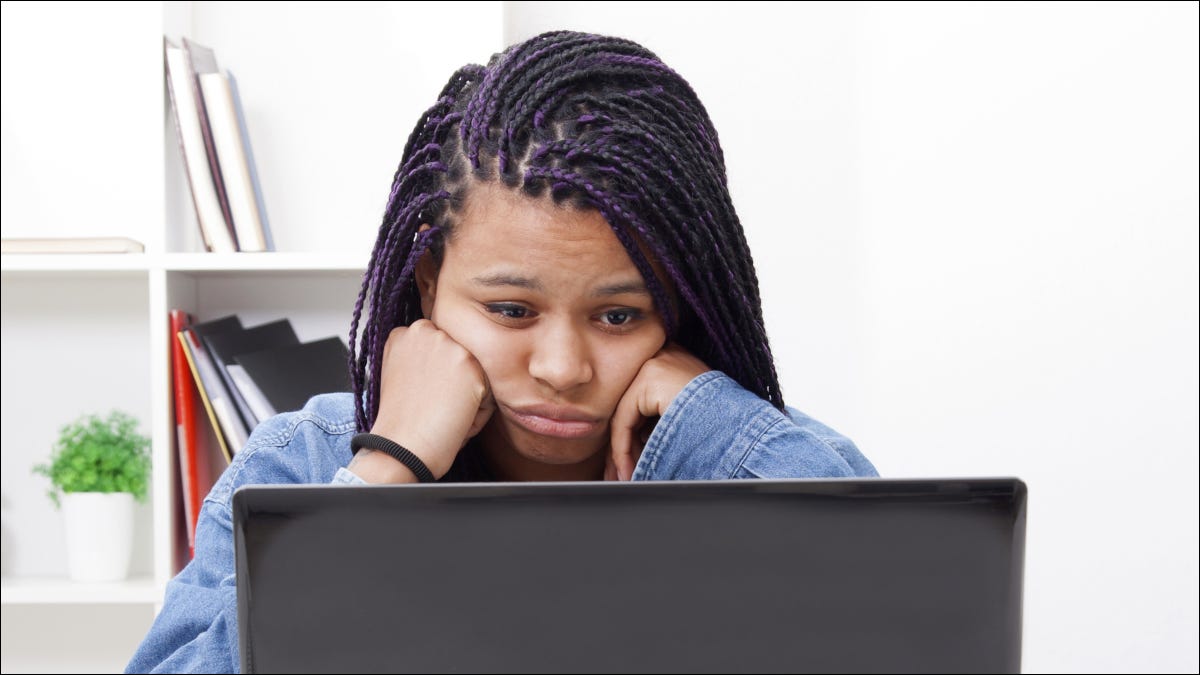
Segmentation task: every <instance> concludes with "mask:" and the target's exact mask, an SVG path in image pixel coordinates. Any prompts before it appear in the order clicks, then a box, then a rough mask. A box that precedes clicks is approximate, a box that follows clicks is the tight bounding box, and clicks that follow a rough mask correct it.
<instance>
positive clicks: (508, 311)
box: [487, 305, 530, 319]
mask: <svg viewBox="0 0 1200 675" xmlns="http://www.w3.org/2000/svg"><path fill="white" fill-rule="evenodd" d="M487 311H489V312H491V313H492V314H496V315H498V316H500V317H502V318H505V319H527V318H529V315H530V311H529V309H528V308H526V307H522V306H520V305H488V306H487Z"/></svg>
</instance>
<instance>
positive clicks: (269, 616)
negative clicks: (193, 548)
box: [233, 478, 1026, 673]
mask: <svg viewBox="0 0 1200 675" xmlns="http://www.w3.org/2000/svg"><path fill="white" fill-rule="evenodd" d="M1025 502H1026V488H1025V485H1024V483H1022V482H1021V481H1020V480H1019V479H1015V478H1003V479H966V480H961V479H954V480H950V479H941V480H884V479H868V480H859V479H837V480H729V481H679V482H646V483H641V482H639V483H629V482H622V483H616V482H608V483H600V482H597V483H476V484H429V485H402V486H335V485H320V486H247V487H243V488H241V489H240V490H238V491H237V493H236V494H235V495H234V498H233V527H234V542H235V556H236V564H237V598H238V632H239V638H240V650H241V654H240V658H241V667H242V672H247V673H249V672H335V671H340V672H357V673H368V672H410V671H411V672H530V673H532V672H540V673H574V672H640V673H650V672H697V673H699V672H713V673H734V672H804V671H819V672H916V671H919V672H955V673H965V672H980V671H986V672H1019V670H1020V667H1021V621H1022V614H1021V612H1022V588H1023V574H1024V558H1025Z"/></svg>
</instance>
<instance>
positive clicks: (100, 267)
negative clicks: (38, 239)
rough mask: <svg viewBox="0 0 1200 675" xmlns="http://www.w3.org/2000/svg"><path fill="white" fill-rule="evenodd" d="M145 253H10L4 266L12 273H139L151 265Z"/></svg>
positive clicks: (0, 260)
mask: <svg viewBox="0 0 1200 675" xmlns="http://www.w3.org/2000/svg"><path fill="white" fill-rule="evenodd" d="M148 259H149V256H148V255H147V254H145V253H53V254H47V253H6V254H3V255H0V270H3V272H4V276H9V275H10V274H41V273H53V274H55V275H58V276H62V275H64V274H67V275H72V276H74V275H79V276H81V277H87V276H106V277H108V276H135V275H138V274H143V273H144V272H145V271H146V270H147V269H149V266H148V263H147V261H148Z"/></svg>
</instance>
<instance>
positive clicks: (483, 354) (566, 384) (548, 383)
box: [418, 184, 666, 480]
mask: <svg viewBox="0 0 1200 675" xmlns="http://www.w3.org/2000/svg"><path fill="white" fill-rule="evenodd" d="M464 207H465V208H464V211H463V216H462V218H461V219H460V220H459V222H458V224H457V225H456V227H455V230H454V234H453V236H452V237H451V238H450V240H449V242H447V245H446V248H445V255H444V257H443V260H442V265H441V268H440V269H434V268H433V265H432V264H430V263H429V262H428V261H426V262H425V263H424V264H423V265H422V266H421V268H420V271H419V272H418V281H419V286H420V289H421V297H422V309H423V310H424V312H425V315H426V316H427V317H428V318H429V319H431V320H432V321H433V323H434V324H436V325H437V326H438V328H440V329H441V330H443V331H445V332H446V333H447V334H449V335H450V337H452V338H454V340H455V341H457V342H458V343H459V344H461V345H462V346H463V347H465V348H466V349H467V351H469V352H471V353H472V354H473V355H474V356H475V358H476V359H478V361H479V363H480V365H481V366H482V367H483V371H484V373H485V374H486V376H487V378H488V384H489V385H490V387H491V392H492V396H493V397H494V398H495V401H496V411H495V413H494V414H493V415H492V418H491V420H490V421H489V422H488V424H487V426H486V427H485V428H484V430H483V432H481V434H480V440H481V441H482V443H483V449H484V452H485V454H486V455H487V456H488V458H489V460H490V462H491V464H492V466H493V468H494V469H495V470H496V471H497V472H498V473H499V474H500V475H499V476H498V477H499V478H501V479H516V478H523V479H537V480H557V479H563V480H565V479H569V478H598V477H599V476H600V474H601V473H602V472H603V468H604V460H605V458H606V454H607V450H608V443H609V433H608V432H609V420H610V419H611V417H612V414H613V411H614V410H615V409H616V406H617V402H618V401H620V399H621V396H622V395H623V394H624V393H625V390H626V389H627V388H628V387H629V384H630V383H631V382H632V381H633V378H634V376H636V375H637V374H638V370H639V369H640V368H641V366H642V364H643V363H645V362H646V361H647V360H648V359H650V358H651V357H652V356H654V355H655V354H656V353H657V352H658V351H659V349H661V348H662V347H663V344H664V341H665V339H666V330H665V328H664V325H663V321H662V317H661V316H660V315H659V314H658V312H657V310H656V309H655V307H654V303H653V301H652V299H651V296H650V294H649V292H648V291H647V289H646V285H645V282H644V281H643V279H642V276H641V274H640V273H639V272H638V270H637V267H635V266H634V264H633V261H632V260H631V259H630V258H629V255H628V254H627V253H626V251H625V248H624V247H623V246H622V245H621V243H620V241H618V240H617V237H616V235H615V234H613V231H612V229H611V228H610V227H609V225H608V223H607V222H606V221H605V220H604V218H603V216H601V215H600V213H599V212H597V211H580V210H576V209H573V208H569V207H559V206H557V205H555V204H554V203H553V202H552V201H550V200H549V199H531V198H529V197H526V196H524V195H523V194H521V193H519V192H516V191H513V190H510V189H507V188H504V187H502V186H498V185H495V184H476V185H475V186H474V187H473V188H472V189H471V191H470V193H469V196H468V198H467V200H466V203H465V205H464ZM427 257H428V256H427Z"/></svg>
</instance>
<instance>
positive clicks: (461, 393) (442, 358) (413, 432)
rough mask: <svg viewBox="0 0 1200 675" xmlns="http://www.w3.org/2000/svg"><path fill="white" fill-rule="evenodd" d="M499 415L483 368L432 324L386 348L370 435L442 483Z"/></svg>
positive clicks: (404, 331) (422, 323) (394, 337)
mask: <svg viewBox="0 0 1200 675" xmlns="http://www.w3.org/2000/svg"><path fill="white" fill-rule="evenodd" d="M495 409H496V404H495V401H494V399H493V398H492V396H491V391H490V389H489V387H488V383H487V376H486V375H484V372H483V368H482V367H481V366H480V365H479V362H478V361H477V360H475V357H474V356H472V355H471V353H470V352H468V351H467V350H466V348H464V347H463V346H462V345H460V344H459V343H457V342H455V341H454V339H453V338H451V337H450V336H449V335H448V334H446V333H445V332H444V331H442V330H441V329H439V328H438V327H437V326H435V325H434V323H433V322H432V321H429V320H427V319H420V320H418V321H416V322H414V323H413V324H412V325H411V326H407V327H403V326H402V327H397V328H394V329H392V332H391V333H390V334H389V335H388V339H387V343H386V344H384V347H383V367H382V369H381V374H380V386H379V414H378V415H377V416H376V417H375V424H374V425H373V426H372V427H371V433H373V434H378V435H380V436H383V437H384V438H390V439H391V440H393V441H395V442H397V443H399V444H400V445H402V446H404V447H406V448H408V449H409V451H411V452H412V453H413V454H415V455H416V456H418V457H420V458H421V461H423V462H425V465H426V466H428V467H429V470H430V471H432V472H433V475H434V477H436V478H441V477H442V476H444V475H445V474H446V472H447V471H449V470H450V465H451V464H453V463H454V458H455V457H456V456H458V451H459V450H461V449H462V447H463V446H464V445H465V444H466V442H467V440H468V439H470V438H471V437H472V436H474V435H475V434H477V433H479V432H480V431H481V430H482V429H483V426H484V425H485V424H487V421H488V419H490V418H491V416H492V412H493V411H494V410H495ZM359 454H362V453H359ZM371 454H372V455H382V454H383V453H371ZM384 456H385V457H386V455H384ZM356 459H357V458H356ZM388 459H389V460H391V458H390V457H389V458H388ZM391 461H393V462H395V460H391ZM396 464H397V465H398V464H399V462H396ZM352 468H353V467H352ZM359 475H360V477H362V478H363V479H364V480H367V481H368V482H372V481H371V480H370V479H369V478H367V477H366V476H362V474H359Z"/></svg>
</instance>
